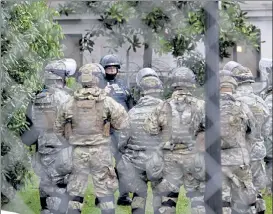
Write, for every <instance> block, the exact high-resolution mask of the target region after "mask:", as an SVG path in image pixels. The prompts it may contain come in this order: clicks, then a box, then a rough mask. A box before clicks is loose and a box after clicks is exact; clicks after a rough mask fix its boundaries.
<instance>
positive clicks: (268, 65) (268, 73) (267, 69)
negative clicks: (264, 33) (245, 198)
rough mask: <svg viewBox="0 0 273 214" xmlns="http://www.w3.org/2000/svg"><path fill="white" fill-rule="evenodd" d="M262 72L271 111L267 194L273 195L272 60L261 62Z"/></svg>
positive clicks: (265, 137)
mask: <svg viewBox="0 0 273 214" xmlns="http://www.w3.org/2000/svg"><path fill="white" fill-rule="evenodd" d="M259 68H260V71H261V72H264V77H265V79H266V81H267V88H266V90H265V94H264V96H263V98H264V100H265V103H266V105H267V107H268V109H269V114H270V116H269V118H268V120H267V121H266V123H265V126H266V128H265V129H264V131H266V132H265V133H264V143H265V147H266V157H265V159H264V160H265V164H266V165H265V168H266V175H267V186H266V190H267V191H266V193H267V194H270V195H272V185H273V184H272V160H273V159H272V59H266V58H263V59H261V60H260V62H259Z"/></svg>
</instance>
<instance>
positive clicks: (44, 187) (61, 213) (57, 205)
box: [39, 177, 69, 214]
mask: <svg viewBox="0 0 273 214" xmlns="http://www.w3.org/2000/svg"><path fill="white" fill-rule="evenodd" d="M66 187H67V185H66V184H65V183H55V182H52V181H51V180H50V179H47V178H46V177H43V178H42V179H41V181H40V185H39V194H40V204H41V208H42V210H41V214H65V213H66V211H67V206H68V200H69V196H68V194H67V192H66Z"/></svg>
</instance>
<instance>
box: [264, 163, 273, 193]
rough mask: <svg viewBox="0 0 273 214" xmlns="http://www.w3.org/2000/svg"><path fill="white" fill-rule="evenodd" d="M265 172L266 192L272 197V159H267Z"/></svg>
mask: <svg viewBox="0 0 273 214" xmlns="http://www.w3.org/2000/svg"><path fill="white" fill-rule="evenodd" d="M265 170H266V178H267V179H266V180H267V182H266V190H267V193H268V194H270V195H272V191H273V181H272V172H273V171H272V158H266V159H265Z"/></svg>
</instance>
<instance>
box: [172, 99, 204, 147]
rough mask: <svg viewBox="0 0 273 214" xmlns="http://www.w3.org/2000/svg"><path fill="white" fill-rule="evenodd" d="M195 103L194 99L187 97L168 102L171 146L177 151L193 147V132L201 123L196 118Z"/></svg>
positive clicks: (199, 119)
mask: <svg viewBox="0 0 273 214" xmlns="http://www.w3.org/2000/svg"><path fill="white" fill-rule="evenodd" d="M181 98H182V97H181ZM196 102H197V100H196V99H195V98H193V97H188V96H183V98H182V99H178V100H176V99H172V100H171V101H170V102H169V105H170V108H171V115H170V117H171V122H169V124H170V126H169V128H170V130H169V133H171V142H172V144H173V145H175V147H177V148H179V149H187V148H192V147H194V145H195V132H196V131H197V130H198V127H199V125H200V123H201V118H198V116H197V115H198V114H199V112H198V109H197V107H196ZM178 144H180V145H179V146H178ZM174 149H175V148H174Z"/></svg>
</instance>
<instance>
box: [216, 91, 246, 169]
mask: <svg viewBox="0 0 273 214" xmlns="http://www.w3.org/2000/svg"><path fill="white" fill-rule="evenodd" d="M220 108H221V121H220V122H221V149H222V154H221V157H222V164H223V165H247V164H249V155H248V150H247V149H248V148H247V145H246V141H245V138H246V124H244V121H243V120H242V113H243V112H242V110H241V109H242V106H241V103H240V102H239V101H236V100H235V99H234V97H233V96H232V95H229V94H221V103H220Z"/></svg>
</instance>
